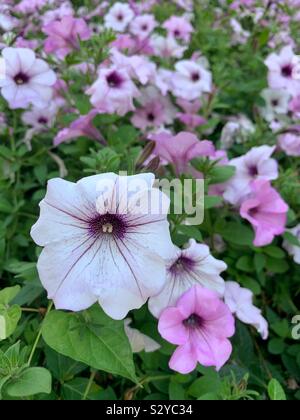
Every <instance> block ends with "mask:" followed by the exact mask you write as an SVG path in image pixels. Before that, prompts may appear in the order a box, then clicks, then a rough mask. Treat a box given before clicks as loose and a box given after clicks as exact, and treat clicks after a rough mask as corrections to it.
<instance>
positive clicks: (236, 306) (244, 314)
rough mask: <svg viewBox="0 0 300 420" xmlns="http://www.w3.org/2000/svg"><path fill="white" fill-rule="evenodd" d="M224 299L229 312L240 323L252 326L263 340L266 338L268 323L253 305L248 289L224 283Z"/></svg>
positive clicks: (231, 283) (233, 283) (231, 282)
mask: <svg viewBox="0 0 300 420" xmlns="http://www.w3.org/2000/svg"><path fill="white" fill-rule="evenodd" d="M224 299H225V303H226V305H227V306H228V307H229V309H230V310H231V312H232V313H233V314H235V316H236V317H237V318H238V319H239V320H240V321H242V322H244V323H245V324H249V325H253V327H254V328H256V329H257V331H258V332H259V333H260V334H261V336H262V338H263V339H264V340H266V339H267V338H268V335H269V331H268V323H267V321H266V320H265V318H264V317H263V316H262V314H261V310H260V309H258V308H257V307H256V306H254V305H253V293H252V292H251V291H250V290H249V289H245V288H242V287H241V286H240V285H239V284H238V283H235V282H233V281H226V282H225V295H224Z"/></svg>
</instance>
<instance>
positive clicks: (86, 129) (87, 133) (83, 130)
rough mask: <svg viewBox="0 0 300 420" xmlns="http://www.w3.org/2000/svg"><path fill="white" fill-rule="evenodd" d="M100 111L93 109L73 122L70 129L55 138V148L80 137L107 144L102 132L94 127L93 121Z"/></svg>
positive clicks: (65, 129) (62, 131) (64, 130)
mask: <svg viewBox="0 0 300 420" xmlns="http://www.w3.org/2000/svg"><path fill="white" fill-rule="evenodd" d="M97 114H98V111H97V110H95V109H93V110H92V111H90V112H89V113H88V114H87V115H82V116H81V117H79V118H78V119H77V120H75V121H73V122H72V123H71V125H70V127H68V128H64V129H63V130H61V131H60V132H59V133H58V134H57V135H56V137H55V138H54V141H53V144H54V146H58V145H60V144H61V143H64V142H67V141H70V140H73V139H76V138H78V137H82V136H83V137H88V138H90V139H92V140H95V141H98V142H99V143H102V144H106V141H105V140H104V139H103V137H102V135H101V133H100V131H99V130H98V129H97V128H96V127H94V126H93V124H92V121H93V119H94V118H95V116H96V115H97Z"/></svg>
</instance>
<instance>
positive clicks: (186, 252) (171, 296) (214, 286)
mask: <svg viewBox="0 0 300 420" xmlns="http://www.w3.org/2000/svg"><path fill="white" fill-rule="evenodd" d="M226 269H227V265H226V264H225V263H224V262H223V261H220V260H217V259H216V258H214V257H213V256H212V255H211V253H210V250H209V247H208V246H207V245H203V244H198V243H197V242H196V241H195V240H194V239H191V240H190V242H189V245H188V247H187V248H185V249H182V250H181V249H179V248H177V247H174V256H173V258H171V259H170V260H169V261H167V282H166V285H165V287H164V288H163V290H162V291H161V292H160V293H159V294H158V295H156V296H153V297H151V298H150V300H149V310H150V312H151V313H152V314H153V315H154V316H155V317H157V318H159V316H160V314H161V312H162V311H163V310H164V309H165V308H167V307H168V306H174V305H175V304H176V302H177V300H178V299H179V298H180V296H182V295H183V293H184V292H186V291H187V290H189V289H190V287H191V286H193V285H196V284H199V285H200V286H202V287H205V288H207V289H210V290H214V291H215V292H216V293H218V295H219V296H220V297H222V296H223V294H224V291H225V285H224V280H223V279H222V277H221V276H220V273H221V272H222V271H225V270H226Z"/></svg>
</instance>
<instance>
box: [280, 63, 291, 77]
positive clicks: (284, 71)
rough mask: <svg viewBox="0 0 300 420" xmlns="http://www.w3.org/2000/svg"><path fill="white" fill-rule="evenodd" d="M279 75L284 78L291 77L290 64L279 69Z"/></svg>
mask: <svg viewBox="0 0 300 420" xmlns="http://www.w3.org/2000/svg"><path fill="white" fill-rule="evenodd" d="M281 74H282V76H284V77H292V74H293V67H292V65H291V64H287V65H285V66H284V67H282V69H281Z"/></svg>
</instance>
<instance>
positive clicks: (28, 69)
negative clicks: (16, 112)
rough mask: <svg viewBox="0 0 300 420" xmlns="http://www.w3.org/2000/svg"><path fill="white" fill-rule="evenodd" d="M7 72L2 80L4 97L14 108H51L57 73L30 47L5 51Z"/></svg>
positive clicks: (0, 81) (3, 53)
mask: <svg viewBox="0 0 300 420" xmlns="http://www.w3.org/2000/svg"><path fill="white" fill-rule="evenodd" d="M2 56H3V58H4V62H5V73H4V74H3V75H2V76H1V77H0V87H1V88H2V89H1V94H2V96H3V97H4V98H5V99H6V100H7V101H8V103H9V106H10V107H11V108H12V109H15V108H27V107H28V106H29V105H30V104H33V105H34V106H36V107H38V108H44V107H46V106H47V105H48V103H49V102H50V100H51V98H52V94H53V85H54V84H55V82H56V75H55V73H54V71H52V70H50V67H49V66H48V64H47V63H46V62H45V61H44V60H40V59H38V58H36V55H35V53H34V52H33V51H32V50H30V49H28V48H4V50H3V51H2Z"/></svg>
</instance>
